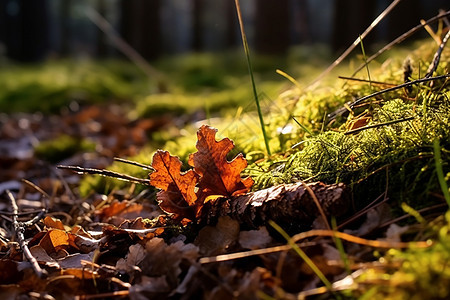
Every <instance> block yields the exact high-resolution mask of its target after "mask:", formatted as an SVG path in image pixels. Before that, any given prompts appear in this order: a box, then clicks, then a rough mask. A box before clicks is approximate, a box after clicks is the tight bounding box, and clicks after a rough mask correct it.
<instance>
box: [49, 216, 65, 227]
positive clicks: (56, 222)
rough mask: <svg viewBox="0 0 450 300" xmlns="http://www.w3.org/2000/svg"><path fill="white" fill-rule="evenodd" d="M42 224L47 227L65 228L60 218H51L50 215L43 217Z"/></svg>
mask: <svg viewBox="0 0 450 300" xmlns="http://www.w3.org/2000/svg"><path fill="white" fill-rule="evenodd" d="M44 225H45V226H47V227H48V228H55V229H60V230H65V228H64V225H63V223H62V222H61V220H59V219H56V218H52V217H50V216H47V217H45V218H44Z"/></svg>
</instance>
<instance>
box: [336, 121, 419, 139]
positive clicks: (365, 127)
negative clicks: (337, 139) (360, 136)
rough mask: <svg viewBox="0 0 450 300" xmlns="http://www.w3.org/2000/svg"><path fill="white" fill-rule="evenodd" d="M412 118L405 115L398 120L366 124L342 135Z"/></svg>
mask: <svg viewBox="0 0 450 300" xmlns="http://www.w3.org/2000/svg"><path fill="white" fill-rule="evenodd" d="M413 119H414V117H407V118H404V119H398V120H393V121H388V122H384V123H378V124H372V125H367V126H363V127H359V128H356V129H353V130H349V131H347V132H344V135H349V134H354V133H357V132H360V131H363V130H367V129H371V128H377V127H382V126H387V125H392V124H397V123H400V122H406V121H411V120H413Z"/></svg>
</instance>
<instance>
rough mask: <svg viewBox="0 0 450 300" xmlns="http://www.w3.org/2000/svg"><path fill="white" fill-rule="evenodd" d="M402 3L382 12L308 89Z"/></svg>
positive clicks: (396, 2) (391, 5)
mask: <svg viewBox="0 0 450 300" xmlns="http://www.w3.org/2000/svg"><path fill="white" fill-rule="evenodd" d="M400 1H401V0H394V1H393V2H392V3H391V4H390V5H389V6H388V7H387V8H386V9H385V10H384V11H383V12H381V14H380V15H379V16H378V17H377V18H376V19H375V20H373V22H372V23H371V24H370V25H369V27H367V29H366V30H365V31H364V32H363V33H362V34H361V35H360V36H358V38H357V39H356V40H355V41H354V42H353V44H352V45H351V46H350V47H348V48H347V50H345V51H344V53H342V54H341V56H339V57H338V58H337V59H336V60H335V61H334V62H333V63H332V64H331V65H330V66H329V67H328V68H327V69H326V70H325V71H323V72H322V73H321V74H320V75H319V76H318V77H317V78H316V79H315V80H314V81H313V82H312V83H311V84H310V86H309V87H308V88H307V89H311V88H313V87H314V86H315V85H316V84H317V83H318V82H319V81H320V80H322V78H323V77H325V75H327V74H328V73H329V72H331V70H333V69H334V68H335V67H336V66H337V65H339V64H340V63H341V62H342V61H343V60H344V59H345V58H346V57H347V56H348V55H349V54H350V53H351V52H352V51H353V49H355V47H356V46H358V45H359V44H360V42H361V40H363V39H364V38H365V37H366V36H367V35H368V34H369V33H370V32H371V31H372V29H374V28H375V27H376V26H377V25H378V23H379V22H380V21H381V20H382V19H383V18H384V17H386V16H387V15H388V14H389V13H390V12H391V11H392V10H393V9H394V7H395V6H397V4H398V3H399V2H400ZM369 62H370V61H369V59H367V61H366V64H368V63H369ZM366 64H365V65H366ZM352 77H353V76H352Z"/></svg>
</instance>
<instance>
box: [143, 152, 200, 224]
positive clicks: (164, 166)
mask: <svg viewBox="0 0 450 300" xmlns="http://www.w3.org/2000/svg"><path fill="white" fill-rule="evenodd" d="M181 165H182V163H181V161H180V159H179V158H178V157H176V156H172V155H170V153H169V152H168V151H163V150H158V151H156V153H155V154H154V155H153V162H152V167H153V169H155V171H154V172H153V173H151V174H150V184H151V185H153V186H154V187H156V188H159V189H161V191H159V192H158V194H157V199H158V203H159V207H160V208H161V209H162V210H164V211H165V212H168V213H173V214H174V215H175V217H181V216H182V217H186V218H190V219H194V218H195V216H196V215H197V213H198V212H199V211H200V209H201V206H202V203H200V201H199V199H198V197H197V195H196V193H195V188H196V184H197V182H198V179H199V175H198V174H197V173H195V172H194V171H193V170H189V171H187V172H184V173H182V172H181Z"/></svg>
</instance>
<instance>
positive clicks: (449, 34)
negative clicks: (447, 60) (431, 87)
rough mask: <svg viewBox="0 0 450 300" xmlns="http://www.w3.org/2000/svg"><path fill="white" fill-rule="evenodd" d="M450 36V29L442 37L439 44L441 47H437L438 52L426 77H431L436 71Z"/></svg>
mask: <svg viewBox="0 0 450 300" xmlns="http://www.w3.org/2000/svg"><path fill="white" fill-rule="evenodd" d="M449 38H450V30H449V31H447V34H446V35H445V37H444V38H443V39H442V42H441V44H440V45H439V48H438V49H437V51H436V53H435V54H434V57H433V62H432V63H431V64H430V66H429V67H428V70H427V74H426V75H425V78H428V77H431V75H433V73H434V72H435V71H436V69H437V67H438V65H439V61H440V60H441V55H442V51H443V50H444V47H445V44H447V41H448V39H449Z"/></svg>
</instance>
